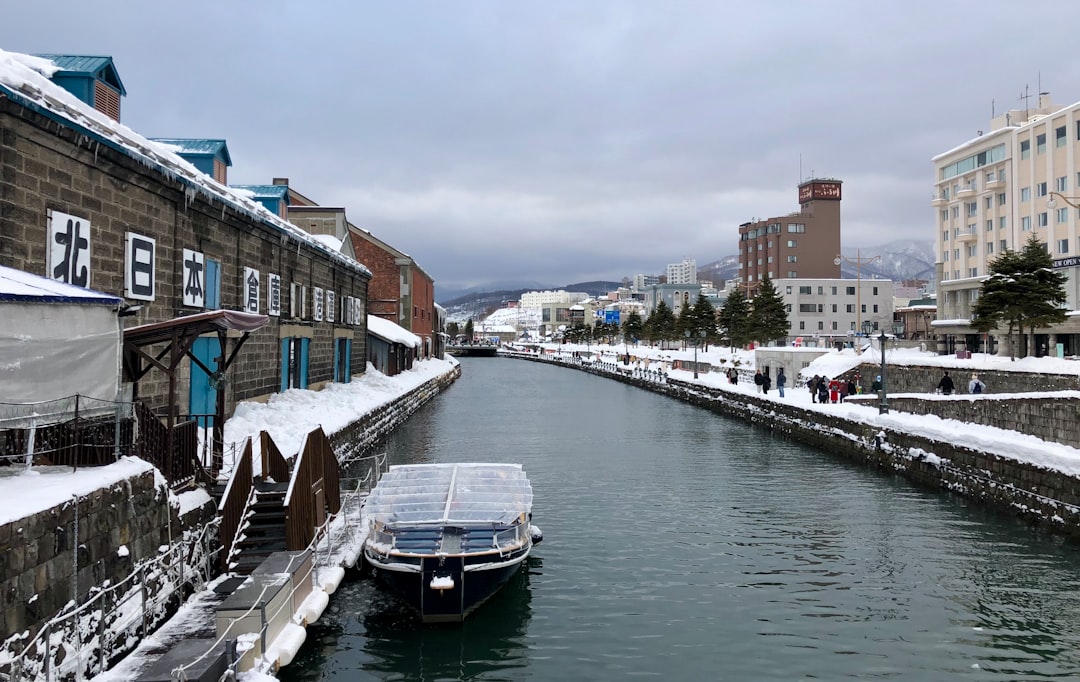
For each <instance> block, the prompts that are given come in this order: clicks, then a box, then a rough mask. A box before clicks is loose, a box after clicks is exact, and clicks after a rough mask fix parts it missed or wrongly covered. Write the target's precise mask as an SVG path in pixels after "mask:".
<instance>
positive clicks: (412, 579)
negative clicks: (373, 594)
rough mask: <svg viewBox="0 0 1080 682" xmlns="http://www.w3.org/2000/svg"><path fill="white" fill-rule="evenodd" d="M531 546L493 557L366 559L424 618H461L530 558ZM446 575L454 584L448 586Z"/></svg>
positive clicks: (443, 620) (379, 577)
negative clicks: (412, 559)
mask: <svg viewBox="0 0 1080 682" xmlns="http://www.w3.org/2000/svg"><path fill="white" fill-rule="evenodd" d="M530 550H531V547H525V548H523V549H522V550H519V551H517V552H514V553H513V554H511V555H510V556H506V557H503V558H501V559H500V558H499V557H498V556H497V555H496V557H495V560H492V557H491V556H483V555H481V556H476V555H467V554H466V555H444V556H424V557H416V559H418V563H403V562H401V561H400V559H399V558H397V557H394V556H393V555H391V556H389V557H381V556H373V555H372V554H371V553H369V552H365V558H366V559H367V561H368V563H369V564H370V565H371V567H372V568H373V569H374V575H375V579H376V580H378V581H379V582H380V583H382V584H383V585H385V586H386V587H387V588H389V589H390V591H392V592H393V593H395V594H396V595H398V596H399V597H401V598H402V599H403V600H404V601H405V602H406V603H408V604H409V605H410V606H411V607H412V608H413V609H415V610H416V611H417V612H419V614H420V618H421V620H422V621H423V622H425V623H460V622H461V621H463V620H465V617H466V616H468V615H469V614H470V613H472V612H473V611H474V610H476V608H478V607H479V606H480V605H481V604H483V603H484V602H486V601H487V600H488V599H489V598H490V597H491V596H492V595H494V594H495V593H496V592H498V591H499V589H500V588H501V587H502V586H503V585H505V584H506V582H507V581H508V580H510V578H511V577H513V575H514V573H516V572H517V571H518V569H519V568H520V567H521V565H522V564H523V563H524V561H525V559H526V558H528V556H529V552H530ZM448 580H449V581H452V586H448Z"/></svg>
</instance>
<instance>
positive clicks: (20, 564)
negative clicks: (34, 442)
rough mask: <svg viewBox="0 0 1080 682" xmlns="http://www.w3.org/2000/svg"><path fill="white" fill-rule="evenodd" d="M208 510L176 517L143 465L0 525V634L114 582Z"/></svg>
mask: <svg viewBox="0 0 1080 682" xmlns="http://www.w3.org/2000/svg"><path fill="white" fill-rule="evenodd" d="M43 475H46V476H49V475H55V476H62V475H64V474H43ZM215 513H216V509H214V506H213V504H212V503H211V504H209V505H207V506H206V507H204V508H199V509H196V510H193V511H192V512H191V513H190V514H188V515H186V516H185V518H184V519H181V518H180V517H179V515H178V510H177V508H175V507H173V506H171V505H170V503H169V497H168V494H167V492H166V490H165V488H164V487H161V486H159V485H158V484H157V483H156V482H155V475H154V472H153V471H146V472H144V473H141V474H138V475H135V476H133V477H131V478H127V479H124V480H122V481H120V482H118V483H115V484H112V485H109V486H108V487H106V488H103V489H100V490H97V491H94V492H92V493H89V494H86V495H73V496H72V498H71V499H70V500H69V501H66V502H64V503H63V504H60V505H58V506H55V507H53V508H51V509H46V510H44V511H40V512H37V513H34V514H31V515H29V516H27V517H25V518H22V519H18V520H16V521H12V522H11V523H7V524H4V525H2V526H0V613H3V618H4V622H3V626H4V627H3V636H2V637H0V641H4V640H7V639H8V638H9V637H11V636H12V635H14V634H17V633H21V632H26V631H29V632H30V633H34V632H36V631H37V629H38V628H39V627H40V626H41V625H42V624H43V623H44V622H46V621H48V620H50V619H51V618H53V617H54V616H55V615H56V614H57V613H59V612H60V611H61V610H62V609H63V608H64V607H65V605H67V604H68V603H69V602H73V601H74V602H76V603H80V604H81V603H83V602H85V601H86V600H87V598H88V597H89V596H90V595H91V593H92V592H93V591H94V590H95V589H97V588H99V587H100V586H101V585H104V584H114V585H115V584H117V583H120V582H121V581H123V580H124V579H125V578H127V577H128V576H129V575H130V574H131V572H132V571H133V569H134V568H135V567H136V566H138V565H139V564H140V562H142V561H143V560H145V559H147V558H149V557H155V556H157V555H158V554H159V553H160V548H161V547H163V546H164V547H166V548H167V547H169V546H170V545H171V544H173V545H175V544H178V543H180V542H182V541H183V538H184V535H185V532H186V531H190V529H192V528H198V527H201V525H203V524H204V523H205V522H207V521H208V520H209V519H212V518H213V517H214V515H215ZM170 537H171V540H172V542H170ZM121 548H123V549H121Z"/></svg>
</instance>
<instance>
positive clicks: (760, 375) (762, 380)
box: [733, 367, 787, 398]
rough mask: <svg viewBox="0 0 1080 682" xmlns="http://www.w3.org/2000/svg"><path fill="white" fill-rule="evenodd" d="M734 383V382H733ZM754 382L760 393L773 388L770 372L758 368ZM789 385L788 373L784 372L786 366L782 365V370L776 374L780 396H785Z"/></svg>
mask: <svg viewBox="0 0 1080 682" xmlns="http://www.w3.org/2000/svg"><path fill="white" fill-rule="evenodd" d="M733 383H734V382H733ZM754 383H755V384H756V385H757V387H758V393H768V392H769V389H770V388H772V377H770V376H769V375H768V374H766V373H764V372H762V371H761V370H758V371H757V373H756V374H754ZM786 387H787V375H785V374H784V368H783V367H781V368H780V371H779V372H778V373H777V375H776V388H777V390H778V391H780V397H781V398H783V397H784V389H785V388H786Z"/></svg>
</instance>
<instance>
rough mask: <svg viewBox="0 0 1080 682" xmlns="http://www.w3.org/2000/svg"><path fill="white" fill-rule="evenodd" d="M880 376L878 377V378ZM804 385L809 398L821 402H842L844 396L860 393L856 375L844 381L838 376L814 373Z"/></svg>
mask: <svg viewBox="0 0 1080 682" xmlns="http://www.w3.org/2000/svg"><path fill="white" fill-rule="evenodd" d="M880 378H881V377H878V379H879V380H880ZM879 383H880V382H879ZM806 387H807V388H809V389H810V400H812V401H813V402H815V403H822V404H824V403H842V402H844V398H846V397H848V396H849V395H855V394H857V393H862V386H860V385H859V377H858V375H856V376H855V377H852V378H849V379H847V380H846V381H845V380H844V379H840V378H836V379H829V377H827V376H821V375H819V374H815V375H814V376H813V377H812V378H811V379H810V381H808V382H806Z"/></svg>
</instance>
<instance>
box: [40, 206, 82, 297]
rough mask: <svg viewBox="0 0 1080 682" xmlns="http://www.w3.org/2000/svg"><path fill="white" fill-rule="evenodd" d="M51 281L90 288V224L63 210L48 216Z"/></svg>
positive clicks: (49, 273) (49, 271)
mask: <svg viewBox="0 0 1080 682" xmlns="http://www.w3.org/2000/svg"><path fill="white" fill-rule="evenodd" d="M48 222H49V245H48V259H49V270H48V273H47V274H48V276H49V278H50V279H55V280H59V281H61V282H66V283H68V284H74V285H75V286H77V287H87V288H89V287H90V221H89V220H86V219H85V218H79V217H77V216H73V215H68V214H67V213H61V212H60V211H50V212H49V213H48Z"/></svg>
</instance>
